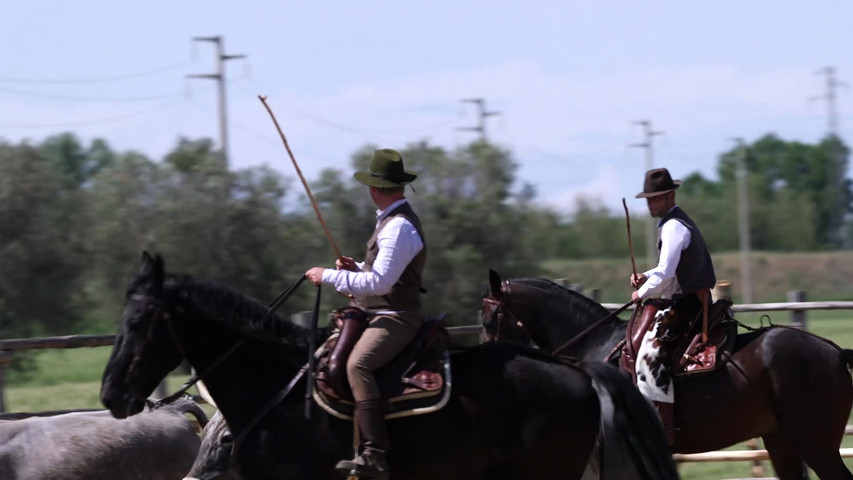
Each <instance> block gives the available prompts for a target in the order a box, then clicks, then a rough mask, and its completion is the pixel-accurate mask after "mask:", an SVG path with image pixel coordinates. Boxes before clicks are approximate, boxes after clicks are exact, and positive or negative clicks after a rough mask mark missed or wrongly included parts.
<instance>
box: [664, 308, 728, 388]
mask: <svg viewBox="0 0 853 480" xmlns="http://www.w3.org/2000/svg"><path fill="white" fill-rule="evenodd" d="M731 306H732V302H731V300H728V299H720V300H717V301H716V302H714V303H713V304H712V305H710V306H709V307H708V341H707V342H706V343H703V342H702V315H701V313H700V314H699V315H697V317H696V318H695V319H693V321H691V322H689V323H687V322H680V321H677V315H678V313H677V312H674V311H672V310H670V311H669V312H667V313H666V315H665V316H664V318H663V319H662V320H661V329H660V330H659V332H660V333H659V335H658V338H659V339H660V340H661V348H662V349H663V350H664V351H665V352H666V354H667V356H668V358H669V363H670V371H671V372H672V375H673V376H676V377H677V376H685V375H695V374H699V373H709V372H713V371H714V370H716V369H717V368H718V367H719V366H720V362H718V359H719V358H720V357H722V356H723V355H726V356H728V355H730V354H731V352H732V349H733V347H734V344H735V340H736V339H737V323H736V322H735V321H734V318H733V316H732V312H731ZM684 325H687V328H686V329H685V328H684V327H683V326H684Z"/></svg>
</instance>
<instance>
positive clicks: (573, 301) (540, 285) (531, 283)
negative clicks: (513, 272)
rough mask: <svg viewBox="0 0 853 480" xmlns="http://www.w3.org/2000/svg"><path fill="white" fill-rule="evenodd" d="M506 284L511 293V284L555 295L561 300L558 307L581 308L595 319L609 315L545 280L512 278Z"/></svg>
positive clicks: (604, 310) (587, 300)
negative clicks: (594, 316)
mask: <svg viewBox="0 0 853 480" xmlns="http://www.w3.org/2000/svg"><path fill="white" fill-rule="evenodd" d="M507 284H508V285H509V287H510V291H512V285H513V284H520V285H523V286H525V287H528V288H531V289H534V290H538V291H540V292H543V293H545V294H546V295H557V296H559V297H561V299H562V301H561V302H559V304H560V305H571V306H572V308H582V309H584V310H585V311H587V312H588V313H590V314H595V315H598V317H597V318H603V317H604V316H606V315H608V314H609V313H610V311H609V310H607V309H606V308H604V306H602V305H601V304H600V303H598V302H596V301H595V300H593V299H591V298H589V297H587V296H586V295H583V294H581V293H578V292H576V291H574V290H570V289H568V288H566V287H563V286H561V285H558V284H556V283H554V282H552V281H551V280H548V279H547V278H532V277H528V278H512V279H510V280H507ZM597 318H596V319H597Z"/></svg>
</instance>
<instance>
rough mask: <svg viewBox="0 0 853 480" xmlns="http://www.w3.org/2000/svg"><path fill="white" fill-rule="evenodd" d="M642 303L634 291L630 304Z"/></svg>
mask: <svg viewBox="0 0 853 480" xmlns="http://www.w3.org/2000/svg"><path fill="white" fill-rule="evenodd" d="M642 301H643V299H642V298H640V294H639V293H638V292H637V291H636V290H634V291H633V292H631V302H633V303H640V302H642Z"/></svg>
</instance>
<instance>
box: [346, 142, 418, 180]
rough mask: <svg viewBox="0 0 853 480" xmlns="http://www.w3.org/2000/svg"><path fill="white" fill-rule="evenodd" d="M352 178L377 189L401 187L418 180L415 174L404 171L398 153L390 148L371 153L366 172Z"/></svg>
mask: <svg viewBox="0 0 853 480" xmlns="http://www.w3.org/2000/svg"><path fill="white" fill-rule="evenodd" d="M353 177H355V179H356V180H358V181H359V182H361V183H363V184H365V185H369V186H371V187H378V188H393V187H402V186H404V185H406V184H409V183H412V181H413V180H414V179H416V178H418V176H417V175H416V174H414V173H412V172H407V171H406V170H405V167H404V166H403V157H402V156H400V152H398V151H396V150H391V149H390V148H384V149H382V150H376V151H375V152H373V161H371V162H370V166H368V167H367V170H359V171H357V172H355V173H354V174H353Z"/></svg>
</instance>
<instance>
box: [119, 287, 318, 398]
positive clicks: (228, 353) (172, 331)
mask: <svg viewBox="0 0 853 480" xmlns="http://www.w3.org/2000/svg"><path fill="white" fill-rule="evenodd" d="M306 278H307V277H306V276H305V275H301V276H300V277H299V278H298V279H297V280H296V282H294V283H293V284H292V285H291V286H289V287H288V288H287V289H285V290H284V291H283V292H281V293H280V294H279V295H278V297H276V299H275V300H273V301H272V303H270V304H269V305H268V307H267V317H269V316H270V315H272V314H273V312H275V311H276V309H277V308H278V307H279V306H280V305H281V304H282V303H284V301H285V300H287V299H288V298H290V296H291V295H292V294H293V292H295V291H296V289H297V288H298V287H299V286H300V285H302V282H304V281H305V279H306ZM318 295H319V294H318ZM134 297H140V299H145V300H149V301H151V302H152V303H156V302H154V301H153V300H152V299H150V298H148V297H144V298H143V297H141V296H137V295H134ZM161 308H162V307H161ZM163 317H164V318H165V319H166V323H167V325H168V326H169V332H170V334H171V336H172V341H173V342H175V344H176V345H177V346H178V350H179V351H180V352H181V355H182V356H183V357H184V358H186V354H184V349H183V347H181V343H180V342H178V340H177V338H176V333H175V326H174V325H173V324H172V322H171V317H170V316H169V312H166V311H165V310H164V311H163ZM315 329H316V328H315ZM312 339H313V330H312ZM245 343H246V340H245V339H240V340H238V341H237V343H235V344H234V345H232V346H231V348H229V349H228V350H226V351H225V353H223V354H222V355H220V356H219V357H218V358H217V359H216V360H214V361H213V363H211V364H210V365H208V367H207V369H205V370H204V372H202V373H193V374H192V375H191V376H190V378H188V379H187V381H186V382H184V384H183V386H182V387H181V388H180V389H178V391H177V392H175V393H173V394H171V395H169V396H167V397H163V398H161V399H160V400H157V401H156V402H154V407H159V406H162V405H165V404H168V403H172V402H174V401H175V400H176V399H178V398H179V397H181V396H183V395H184V394H186V392H187V390H189V389H190V387H192V386H193V385H195V384H196V383H198V381H199V380H203V379H204V377H206V376H207V375H209V374H210V372H212V371H213V370H215V369H216V368H217V367H218V366H219V365H221V364H222V362H223V361H225V359H227V358H228V357H230V356H231V355H232V354H233V353H234V352H236V351H237V349H239V348H240V347H241V346H243V345H244V344H245Z"/></svg>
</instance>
